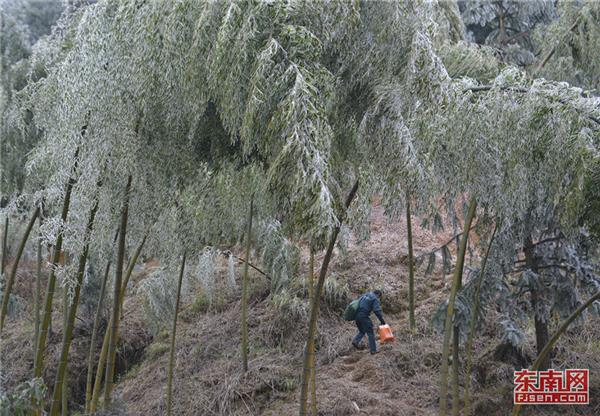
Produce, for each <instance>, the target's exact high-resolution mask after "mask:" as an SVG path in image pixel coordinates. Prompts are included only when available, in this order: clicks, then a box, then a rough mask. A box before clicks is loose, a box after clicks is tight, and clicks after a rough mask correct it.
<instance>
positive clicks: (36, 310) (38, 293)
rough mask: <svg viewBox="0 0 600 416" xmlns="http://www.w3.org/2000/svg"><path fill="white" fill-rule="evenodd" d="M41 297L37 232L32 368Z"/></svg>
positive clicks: (40, 240) (39, 243) (40, 254)
mask: <svg viewBox="0 0 600 416" xmlns="http://www.w3.org/2000/svg"><path fill="white" fill-rule="evenodd" d="M41 225H42V217H41V216H40V217H39V223H38V227H41ZM41 295H42V239H41V235H39V232H38V241H37V262H36V269H35V299H34V307H33V310H34V322H35V324H34V333H33V360H34V363H33V366H34V367H35V352H36V351H37V340H38V337H39V336H40V318H41V316H40V296H41Z"/></svg>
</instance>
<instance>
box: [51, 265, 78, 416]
mask: <svg viewBox="0 0 600 416" xmlns="http://www.w3.org/2000/svg"><path fill="white" fill-rule="evenodd" d="M66 261H67V259H66V258H65V264H66ZM69 263H71V261H70V259H69ZM78 274H79V273H78ZM68 315H69V293H68V290H67V285H64V286H63V346H64V342H65V335H66V334H67V326H68V321H69V317H68ZM61 364H62V363H61V362H60V361H59V364H58V365H59V367H60V365H61ZM65 364H66V362H65ZM57 375H58V373H57ZM67 377H68V371H67V368H66V367H65V371H64V375H63V377H62V380H61V383H62V385H61V389H60V399H61V403H60V408H61V409H62V411H61V413H60V414H61V416H67V411H68V408H69V404H68V400H67ZM55 383H56V381H55ZM63 387H64V388H63ZM55 388H56V385H55ZM52 405H54V404H52ZM56 415H58V410H57V412H56Z"/></svg>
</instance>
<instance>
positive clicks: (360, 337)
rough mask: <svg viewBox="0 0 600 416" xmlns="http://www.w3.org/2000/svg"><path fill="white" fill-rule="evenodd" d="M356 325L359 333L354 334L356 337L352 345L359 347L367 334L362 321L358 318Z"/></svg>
mask: <svg viewBox="0 0 600 416" xmlns="http://www.w3.org/2000/svg"><path fill="white" fill-rule="evenodd" d="M356 327H357V328H358V333H357V334H356V335H355V336H354V338H352V345H354V346H355V347H356V348H358V345H359V344H360V341H362V339H363V337H364V336H365V333H364V331H363V329H362V325H361V322H360V321H359V320H358V319H357V320H356Z"/></svg>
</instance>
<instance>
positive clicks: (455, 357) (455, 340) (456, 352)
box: [452, 288, 460, 416]
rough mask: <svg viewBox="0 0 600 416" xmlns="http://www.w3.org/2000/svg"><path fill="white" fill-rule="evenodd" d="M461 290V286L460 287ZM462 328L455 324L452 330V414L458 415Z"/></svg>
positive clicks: (453, 415)
mask: <svg viewBox="0 0 600 416" xmlns="http://www.w3.org/2000/svg"><path fill="white" fill-rule="evenodd" d="M459 290H460V288H459ZM459 356H460V328H459V327H458V326H456V325H455V326H454V328H453V330H452V416H458V413H459V411H460V393H459V389H458V382H459V370H460V365H459V360H460V357H459Z"/></svg>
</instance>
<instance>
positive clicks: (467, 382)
mask: <svg viewBox="0 0 600 416" xmlns="http://www.w3.org/2000/svg"><path fill="white" fill-rule="evenodd" d="M497 230H498V223H496V224H494V231H493V232H492V236H491V237H490V241H489V242H488V246H487V249H486V251H485V256H484V257H483V260H482V262H481V269H480V270H479V276H478V279H477V285H476V286H475V297H474V304H473V313H472V314H471V322H469V335H468V337H467V343H466V346H465V351H466V354H467V363H466V367H465V374H466V375H465V377H466V380H465V416H469V415H470V414H471V394H470V392H471V368H472V366H473V339H474V338H475V326H476V325H477V319H478V316H479V305H480V303H481V297H480V296H481V295H480V294H481V286H482V284H483V280H484V279H485V267H486V265H487V261H488V258H489V255H490V251H491V249H492V244H493V243H494V237H496V231H497Z"/></svg>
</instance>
